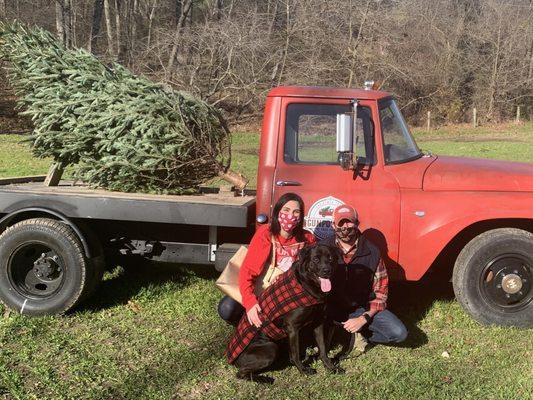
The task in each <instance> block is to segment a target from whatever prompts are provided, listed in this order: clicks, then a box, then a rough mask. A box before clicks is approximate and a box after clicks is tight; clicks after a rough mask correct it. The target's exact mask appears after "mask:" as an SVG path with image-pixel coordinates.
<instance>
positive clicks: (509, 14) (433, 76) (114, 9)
mask: <svg viewBox="0 0 533 400" xmlns="http://www.w3.org/2000/svg"><path fill="white" fill-rule="evenodd" d="M0 19H5V20H8V21H9V20H14V19H17V20H19V21H22V22H24V23H28V24H37V25H39V26H42V27H44V28H46V29H48V30H50V31H52V32H55V33H57V35H58V36H59V37H60V38H61V39H62V40H63V42H64V43H65V44H66V45H67V46H75V47H84V48H86V49H88V50H90V51H92V52H93V53H95V54H96V55H98V56H99V57H100V58H101V59H102V60H104V61H105V62H110V61H113V60H116V61H118V62H120V63H122V64H124V65H125V66H126V67H128V68H130V69H131V70H133V71H134V72H136V73H139V74H143V75H146V76H148V77H149V78H151V79H152V80H154V81H158V82H162V83H164V84H168V85H171V86H172V87H175V88H178V89H183V90H187V91H190V92H192V93H194V94H195V95H197V96H199V97H201V98H202V99H205V100H207V101H208V102H209V103H211V104H214V105H217V106H218V107H221V108H222V109H223V110H225V112H226V115H227V117H228V118H229V120H230V121H232V122H239V123H242V122H247V121H250V122H252V123H253V122H254V121H255V122H257V121H259V120H260V117H261V111H262V106H263V103H264V96H265V94H266V93H267V92H268V90H269V89H270V88H271V87H273V86H277V85H292V84H298V85H327V86H339V87H361V86H362V85H363V82H364V81H365V80H368V79H372V80H375V81H377V82H379V84H380V86H381V88H382V89H384V90H388V91H391V92H393V93H394V94H395V95H396V96H397V97H398V99H399V100H400V105H401V106H402V109H403V112H404V113H405V114H406V116H407V117H408V119H409V121H410V122H411V123H412V124H423V123H424V121H425V118H426V113H427V111H431V113H432V114H431V115H432V116H431V118H432V122H436V123H437V124H439V123H455V122H467V121H470V120H471V114H472V109H473V108H476V109H477V113H478V118H479V120H480V121H481V122H482V123H483V122H497V121H501V120H506V119H511V118H513V117H514V115H515V113H516V107H517V106H520V107H521V114H522V118H532V117H533V1H532V0H434V1H421V0H382V1H380V0H364V1H356V0H55V1H54V0H35V1H30V0H0ZM0 79H1V80H2V84H0V86H4V89H5V87H6V83H5V75H1V76H0ZM1 96H2V94H1V93H0V97H1ZM1 101H2V99H1V98H0V102H1ZM0 108H1V104H0Z"/></svg>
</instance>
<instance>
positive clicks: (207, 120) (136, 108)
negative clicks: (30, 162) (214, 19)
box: [0, 23, 246, 193]
mask: <svg viewBox="0 0 533 400" xmlns="http://www.w3.org/2000/svg"><path fill="white" fill-rule="evenodd" d="M0 57H2V58H3V59H5V60H7V61H9V68H8V76H9V78H10V81H11V83H12V85H13V86H14V88H15V90H16V92H17V95H18V96H19V98H20V100H19V107H20V108H22V109H23V112H22V114H25V115H28V116H30V117H31V119H32V121H33V124H34V127H35V129H34V131H33V133H32V134H31V136H30V137H29V142H30V143H31V146H32V151H33V154H34V155H35V156H37V157H52V158H53V159H54V160H55V162H57V163H59V164H60V165H62V166H66V165H69V164H71V165H73V169H74V174H75V176H76V177H77V178H78V179H81V180H83V181H84V182H86V183H88V184H89V185H91V186H95V187H96V186H97V187H102V188H106V189H110V190H118V191H127V192H151V193H184V192H188V191H190V190H191V189H192V190H194V189H195V188H197V187H198V186H199V185H200V184H202V183H204V182H206V181H207V180H209V179H211V178H214V177H217V176H219V177H221V178H223V179H226V180H228V181H229V182H231V183H232V184H234V185H235V186H236V187H238V188H243V187H244V186H245V185H246V180H245V179H244V178H243V177H242V176H241V175H240V174H237V173H235V172H232V171H231V170H229V165H230V163H231V149H230V134H229V130H228V129H227V127H226V124H225V122H224V120H223V118H222V116H221V114H220V112H219V111H218V110H217V109H215V108H214V107H212V106H210V105H209V104H207V103H206V102H204V101H201V100H198V99H196V98H194V97H193V96H191V95H189V94H187V93H184V92H179V91H173V90H170V89H165V88H163V87H162V86H161V85H159V84H155V83H153V82H151V81H149V80H148V79H146V78H143V77H140V76H136V75H134V74H132V73H131V72H130V71H128V70H127V69H126V68H124V67H122V66H121V65H119V64H116V63H113V64H111V65H104V64H103V63H102V62H100V61H99V60H98V59H97V58H96V57H94V56H93V55H92V54H91V53H89V52H87V51H85V50H83V49H77V50H70V49H66V48H65V47H64V46H63V45H62V44H61V43H60V42H59V41H58V40H57V39H56V38H55V37H54V36H53V35H52V34H50V33H49V32H47V31H45V30H43V29H40V28H32V29H28V28H26V27H24V26H22V25H21V24H18V23H14V24H9V25H6V24H4V25H0Z"/></svg>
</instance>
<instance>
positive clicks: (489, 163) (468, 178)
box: [423, 156, 533, 192]
mask: <svg viewBox="0 0 533 400" xmlns="http://www.w3.org/2000/svg"><path fill="white" fill-rule="evenodd" d="M423 190H426V191H441V190H455V191H498V192H533V164H528V163H517V162H509V161H495V160H484V159H478V158H464V157H447V156H439V157H438V159H437V160H436V161H435V162H433V163H432V164H431V165H430V166H429V168H428V169H427V171H426V173H425V175H424V181H423Z"/></svg>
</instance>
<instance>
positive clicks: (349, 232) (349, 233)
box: [335, 227, 358, 243]
mask: <svg viewBox="0 0 533 400" xmlns="http://www.w3.org/2000/svg"><path fill="white" fill-rule="evenodd" d="M357 233H358V230H357V228H356V227H353V228H350V229H343V230H341V231H340V232H335V234H336V235H337V238H338V239H339V240H340V241H341V242H344V243H351V242H353V241H354V240H355V239H357Z"/></svg>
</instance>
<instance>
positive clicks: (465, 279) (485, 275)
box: [453, 228, 533, 328]
mask: <svg viewBox="0 0 533 400" xmlns="http://www.w3.org/2000/svg"><path fill="white" fill-rule="evenodd" d="M532 279H533V234H532V233H531V232H527V231H524V230H521V229H515V228H501V229H494V230H491V231H488V232H485V233H482V234H481V235H479V236H477V237H476V238H474V239H473V240H472V241H470V242H469V243H468V244H467V245H466V246H465V248H464V249H463V250H462V251H461V253H460V254H459V257H457V260H456V262H455V267H454V270H453V288H454V291H455V296H456V298H457V300H458V301H459V302H460V303H461V305H462V306H463V308H464V309H465V310H466V312H467V313H468V314H470V316H472V317H473V318H474V319H476V320H477V321H479V322H481V323H483V324H486V325H491V324H495V325H509V326H517V327H522V328H530V327H533V286H532Z"/></svg>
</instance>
